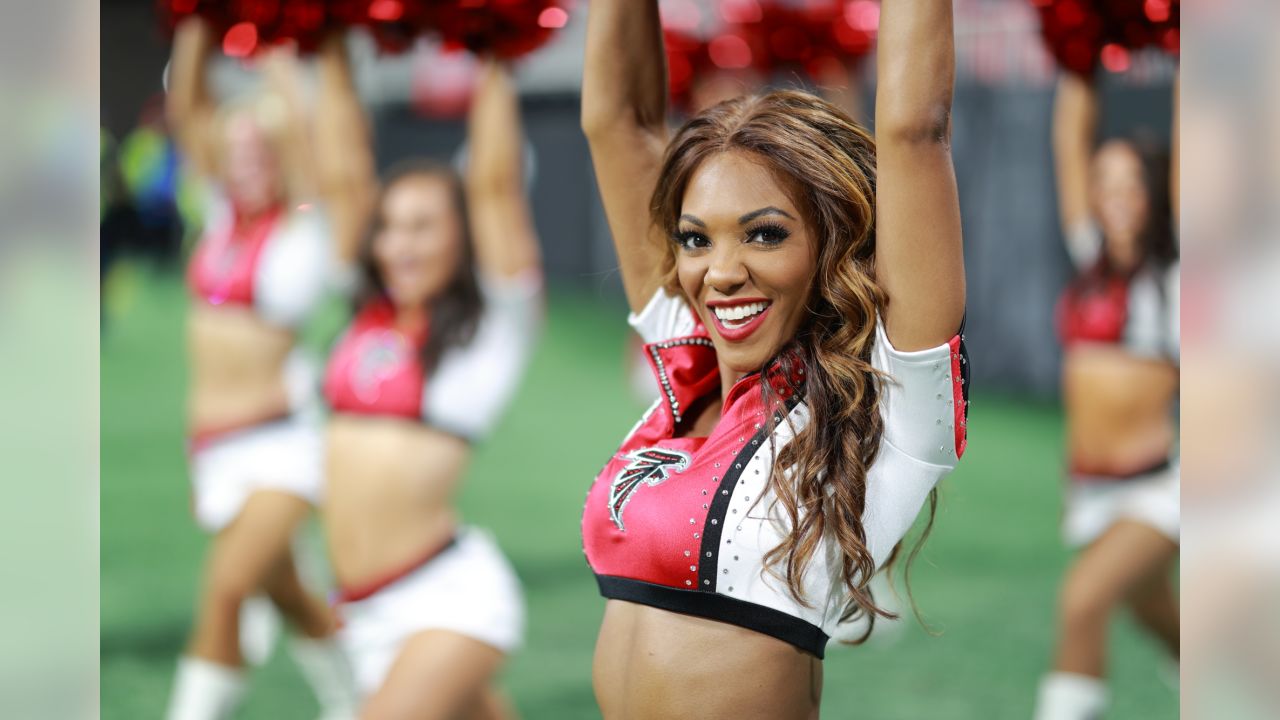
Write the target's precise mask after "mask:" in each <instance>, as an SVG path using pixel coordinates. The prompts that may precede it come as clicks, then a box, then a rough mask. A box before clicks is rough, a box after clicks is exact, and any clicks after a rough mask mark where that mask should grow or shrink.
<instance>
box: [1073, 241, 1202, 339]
mask: <svg viewBox="0 0 1280 720" xmlns="http://www.w3.org/2000/svg"><path fill="white" fill-rule="evenodd" d="M1102 242H1103V240H1102V234H1101V231H1100V230H1099V229H1098V226H1097V225H1096V224H1094V223H1093V222H1086V223H1084V224H1082V225H1081V226H1080V227H1078V228H1076V230H1075V231H1074V232H1072V233H1071V242H1070V243H1069V247H1070V248H1071V256H1072V260H1073V261H1074V262H1075V263H1076V270H1077V272H1078V273H1079V274H1078V275H1077V277H1076V278H1075V279H1074V280H1073V281H1072V282H1071V284H1070V285H1068V286H1067V288H1066V290H1064V291H1063V293H1062V296H1061V297H1060V298H1059V300H1058V306H1057V324H1058V334H1059V336H1060V338H1061V340H1062V344H1063V346H1064V347H1067V348H1071V347H1072V346H1075V345H1077V344H1082V343H1099V344H1107V345H1119V346H1121V347H1123V348H1124V349H1125V350H1126V351H1128V352H1130V353H1132V354H1134V355H1137V356H1140V357H1149V358H1157V359H1163V360H1168V361H1169V362H1172V363H1174V364H1177V363H1178V357H1179V347H1178V346H1179V328H1178V325H1179V319H1180V318H1179V315H1180V313H1179V294H1180V293H1179V289H1180V282H1179V265H1178V263H1177V262H1174V263H1172V264H1171V265H1170V266H1169V267H1168V268H1164V269H1159V268H1157V267H1155V266H1153V265H1151V264H1147V265H1145V266H1143V267H1140V268H1139V269H1138V270H1137V271H1136V272H1135V273H1133V274H1132V275H1131V276H1128V277H1124V276H1113V277H1105V276H1100V275H1098V274H1097V273H1096V271H1095V270H1094V268H1095V267H1097V261H1098V257H1099V256H1100V254H1101V252H1102Z"/></svg>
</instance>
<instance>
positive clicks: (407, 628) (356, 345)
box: [324, 62, 542, 719]
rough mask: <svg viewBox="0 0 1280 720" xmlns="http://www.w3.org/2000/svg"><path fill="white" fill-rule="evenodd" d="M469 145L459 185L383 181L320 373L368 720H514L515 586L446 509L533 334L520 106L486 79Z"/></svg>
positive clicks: (490, 66)
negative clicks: (504, 667) (505, 670)
mask: <svg viewBox="0 0 1280 720" xmlns="http://www.w3.org/2000/svg"><path fill="white" fill-rule="evenodd" d="M353 102H354V99H353ZM468 140H469V150H468V158H467V168H466V172H465V176H464V177H462V178H459V177H458V176H457V174H456V173H455V172H454V171H453V170H452V169H451V168H450V167H448V166H446V165H434V164H429V163H422V162H409V163H407V164H405V165H402V166H401V167H400V168H399V169H396V170H393V171H392V172H391V173H390V175H389V176H388V177H387V178H386V180H385V182H384V184H383V188H382V194H381V197H380V198H379V200H378V203H377V208H376V211H375V212H376V216H375V220H374V224H373V227H372V228H371V230H370V232H369V234H368V237H367V240H366V241H365V244H364V245H363V247H362V248H361V253H360V264H361V266H362V268H363V272H364V276H365V278H364V279H365V281H366V285H367V288H366V292H365V295H364V297H363V298H362V300H361V302H360V303H359V304H358V311H357V313H356V315H355V318H354V320H353V321H352V323H351V325H350V326H349V327H348V328H347V330H346V331H345V333H344V334H343V335H342V336H341V338H340V339H339V341H338V343H337V345H336V347H335V348H334V350H333V353H332V355H331V358H330V361H329V366H328V369H327V371H326V374H325V381H324V392H325V396H326V398H327V400H328V402H329V405H330V406H331V408H332V411H333V414H332V417H331V419H330V422H329V428H328V437H327V440H328V442H327V447H328V465H327V467H328V485H327V492H326V497H325V505H324V516H325V527H326V531H327V534H328V544H329V550H330V555H331V558H332V563H333V568H334V572H335V575H336V577H337V581H338V584H339V587H340V594H339V597H338V601H337V602H338V609H339V612H340V614H341V617H342V621H343V628H342V631H341V639H342V642H343V645H344V647H345V649H346V650H347V651H348V653H349V656H350V658H351V659H352V662H353V664H354V669H355V672H356V678H357V682H358V685H359V688H360V690H361V692H362V694H363V695H364V696H365V697H366V698H367V702H366V704H365V705H364V709H363V714H362V717H364V718H367V719H374V718H407V717H413V718H454V717H463V716H465V717H473V716H474V717H503V716H505V715H507V710H506V708H505V703H504V702H503V700H502V699H501V698H500V696H499V695H498V694H497V692H496V691H495V690H494V689H493V687H492V680H493V677H494V674H495V673H496V672H497V670H498V668H499V666H500V665H501V663H502V661H503V659H504V658H505V657H506V655H507V654H509V653H510V652H511V651H512V650H513V649H514V648H515V647H516V645H517V644H518V643H519V642H520V638H521V635H522V632H523V622H524V608H523V600H522V598H521V592H520V586H519V583H518V581H517V578H516V575H515V573H514V572H513V571H512V569H511V567H510V565H509V564H508V563H507V560H506V558H504V557H503V555H502V553H501V551H500V550H499V549H498V546H497V544H496V543H495V542H494V540H493V538H492V537H491V536H490V535H489V534H488V533H487V532H485V531H484V530H481V529H479V528H475V527H469V526H467V525H465V524H463V523H462V521H461V519H460V517H459V513H458V511H457V508H456V505H455V499H456V496H457V493H458V490H459V485H460V483H461V481H462V478H463V476H464V474H465V472H466V469H467V465H468V461H469V460H470V457H471V452H472V444H473V443H474V442H477V441H479V440H481V439H483V437H484V436H485V434H486V433H487V432H488V431H489V430H490V429H491V428H492V427H493V425H494V424H495V423H496V422H497V421H498V419H499V418H500V417H501V414H502V411H503V409H504V408H505V407H506V405H507V403H508V401H509V400H510V398H511V396H512V394H513V393H514V392H515V390H516V387H517V384H518V381H519V378H520V375H521V373H522V372H523V370H524V367H525V365H526V364H527V362H528V360H529V356H530V354H531V353H532V350H533V346H534V343H535V340H536V338H537V336H538V333H539V327H540V325H541V320H542V281H541V270H540V260H539V251H538V245H537V239H536V236H535V231H534V226H533V221H532V217H531V213H530V209H529V206H528V201H527V199H526V196H525V189H524V185H523V178H522V175H521V163H520V160H521V150H522V144H521V130H520V119H519V112H518V105H517V97H516V93H515V90H514V87H513V85H512V81H511V79H510V77H509V76H508V75H507V73H506V71H505V70H504V69H503V68H502V67H501V66H499V65H498V64H496V63H494V62H488V63H487V64H486V65H485V67H484V68H483V71H482V74H481V77H480V80H479V86H478V89H477V92H476V97H475V100H474V104H473V106H472V110H471V115H470V120H469V127H468Z"/></svg>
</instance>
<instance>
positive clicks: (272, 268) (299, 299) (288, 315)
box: [187, 200, 332, 328]
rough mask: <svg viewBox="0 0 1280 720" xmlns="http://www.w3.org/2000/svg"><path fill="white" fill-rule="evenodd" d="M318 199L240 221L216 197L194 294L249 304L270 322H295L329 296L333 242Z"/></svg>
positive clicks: (192, 268)
mask: <svg viewBox="0 0 1280 720" xmlns="http://www.w3.org/2000/svg"><path fill="white" fill-rule="evenodd" d="M330 237H331V235H330V233H329V228H328V225H327V223H326V222H325V220H324V213H323V212H322V211H321V210H320V209H319V208H317V207H315V206H314V205H300V206H298V207H297V208H293V209H288V208H281V209H278V210H275V211H273V212H270V213H267V214H264V215H262V216H261V217H259V218H256V219H254V220H253V221H250V222H246V223H237V222H236V218H235V213H234V211H233V210H232V208H231V205H230V203H228V202H226V201H225V200H216V201H215V202H214V203H213V209H212V211H211V212H210V215H209V220H208V222H207V223H206V225H205V232H204V235H203V237H201V239H200V242H199V244H198V245H196V250H195V253H194V254H193V255H192V258H191V263H190V265H189V266H188V268H187V283H188V285H189V286H190V287H191V293H192V295H193V296H194V297H195V298H197V299H198V300H201V301H203V302H205V303H208V304H210V305H224V304H228V305H245V306H248V307H251V308H253V309H254V310H256V311H257V312H258V314H259V315H260V316H261V317H262V318H263V319H264V320H266V321H267V322H269V323H271V324H273V325H279V326H281V327H286V328H294V327H297V326H298V325H300V324H302V322H303V321H304V320H306V318H307V317H308V316H309V315H310V314H311V312H312V311H313V310H314V309H315V308H316V307H317V305H318V304H319V302H320V300H321V299H322V298H323V297H324V292H325V289H326V285H327V283H328V280H329V275H330V273H331V267H332V246H331V239H330Z"/></svg>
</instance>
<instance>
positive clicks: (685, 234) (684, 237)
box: [671, 230, 704, 247]
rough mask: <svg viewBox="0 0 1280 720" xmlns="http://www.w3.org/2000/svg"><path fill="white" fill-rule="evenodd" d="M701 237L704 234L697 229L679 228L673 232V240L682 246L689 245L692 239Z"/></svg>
mask: <svg viewBox="0 0 1280 720" xmlns="http://www.w3.org/2000/svg"><path fill="white" fill-rule="evenodd" d="M700 237H704V236H703V234H702V233H700V232H698V231H697V230H677V231H676V232H674V233H672V234H671V242H673V243H675V244H676V245H679V246H680V247H688V243H689V241H690V240H692V239H694V238H700Z"/></svg>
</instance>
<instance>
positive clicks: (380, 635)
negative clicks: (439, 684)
mask: <svg viewBox="0 0 1280 720" xmlns="http://www.w3.org/2000/svg"><path fill="white" fill-rule="evenodd" d="M338 613H339V617H340V618H341V621H342V629H341V630H340V631H339V636H338V637H339V640H340V642H341V643H342V646H343V650H345V651H346V653H347V657H348V658H350V660H351V663H352V666H353V668H354V670H355V675H356V684H357V685H358V687H359V688H360V691H361V692H362V693H364V694H365V695H366V696H367V695H370V694H372V693H373V692H375V691H376V690H377V689H378V688H379V687H381V686H382V682H383V680H384V679H385V678H386V676H387V673H388V672H389V671H390V669H391V665H392V664H393V663H394V662H395V660H396V657H397V656H398V655H399V654H400V650H401V648H402V647H403V646H404V644H405V642H406V641H407V640H408V639H409V638H410V637H411V636H413V635H415V634H417V633H420V632H423V631H425V630H447V631H450V632H455V633H458V634H460V635H465V636H467V637H470V638H473V639H475V640H479V641H480V642H483V643H485V644H487V645H491V646H493V647H495V648H497V649H498V650H500V651H502V652H503V653H510V652H511V651H513V650H515V649H516V648H517V647H518V646H519V644H520V642H521V640H522V638H523V636H524V598H523V596H522V595H521V592H520V581H519V579H518V578H517V577H516V574H515V571H514V570H512V568H511V565H510V564H509V563H508V562H507V559H506V558H505V557H504V556H503V555H502V551H501V550H499V549H498V545H497V543H496V542H494V540H493V537H492V536H490V535H489V533H488V532H486V531H484V530H480V529H478V528H471V527H464V528H462V529H460V530H459V531H458V538H457V542H455V543H454V544H453V546H452V547H450V548H448V549H447V550H445V551H444V552H442V553H441V554H439V555H437V556H436V557H434V558H432V559H431V560H429V561H427V562H426V563H424V564H423V565H421V566H420V567H418V568H417V569H415V570H413V571H412V572H410V573H408V574H407V575H404V576H403V577H400V578H399V579H397V580H395V581H393V582H392V583H390V584H388V585H386V586H385V587H383V588H380V589H379V590H378V591H377V592H375V593H374V594H373V595H370V596H369V597H366V598H364V599H361V600H355V601H351V602H343V603H341V604H340V605H338Z"/></svg>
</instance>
